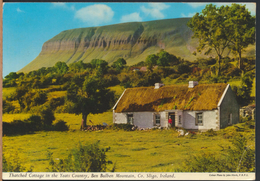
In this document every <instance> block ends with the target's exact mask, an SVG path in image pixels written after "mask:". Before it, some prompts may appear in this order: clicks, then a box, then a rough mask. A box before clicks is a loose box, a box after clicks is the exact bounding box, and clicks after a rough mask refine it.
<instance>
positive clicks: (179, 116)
mask: <svg viewBox="0 0 260 181" xmlns="http://www.w3.org/2000/svg"><path fill="white" fill-rule="evenodd" d="M179 124H181V115H179Z"/></svg>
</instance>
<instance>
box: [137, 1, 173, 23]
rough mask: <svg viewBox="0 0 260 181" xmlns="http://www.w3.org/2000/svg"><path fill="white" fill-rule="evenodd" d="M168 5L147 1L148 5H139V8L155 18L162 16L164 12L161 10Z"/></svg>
mask: <svg viewBox="0 0 260 181" xmlns="http://www.w3.org/2000/svg"><path fill="white" fill-rule="evenodd" d="M169 7H170V6H169V5H166V4H163V3H149V4H148V7H145V6H141V10H142V11H143V12H144V13H145V14H146V15H147V16H148V15H150V16H152V17H153V18H156V19H162V18H164V14H163V13H162V12H161V11H162V10H164V9H167V8H169Z"/></svg>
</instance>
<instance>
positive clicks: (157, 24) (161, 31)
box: [20, 18, 212, 72]
mask: <svg viewBox="0 0 260 181" xmlns="http://www.w3.org/2000/svg"><path fill="white" fill-rule="evenodd" d="M188 21H189V18H179V19H167V20H157V21H150V22H133V23H122V24H115V25H109V26H101V27H92V28H79V29H72V30H66V31H63V32H61V33H59V34H58V35H56V36H55V37H53V38H52V39H50V40H48V41H47V42H45V43H44V44H43V47H42V51H41V53H40V54H39V55H38V57H36V58H35V59H34V60H33V61H32V62H31V63H29V64H28V65H27V66H25V67H24V68H23V69H21V70H20V72H29V71H31V70H36V69H39V68H41V67H50V66H53V65H54V64H55V63H56V62H58V61H63V62H66V63H67V64H70V63H73V62H77V61H79V60H83V62H90V61H91V60H92V59H96V58H98V59H103V60H106V61H107V62H109V63H112V62H113V61H116V60H117V59H118V58H120V57H123V58H124V59H126V61H127V63H128V65H132V64H135V63H138V62H140V61H144V60H145V58H146V57H147V56H148V55H150V54H153V53H158V52H159V51H160V49H165V50H166V51H168V52H169V53H172V54H174V55H176V56H180V57H182V58H184V59H186V60H194V59H196V58H197V57H195V56H194V55H192V53H193V52H194V51H195V49H196V47H197V45H198V42H197V41H196V40H194V39H191V37H192V31H191V30H190V29H189V28H188V27H187V25H186V24H187V22H188ZM209 56H212V55H209Z"/></svg>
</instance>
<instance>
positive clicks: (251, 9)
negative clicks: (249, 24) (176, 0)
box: [187, 2, 256, 15]
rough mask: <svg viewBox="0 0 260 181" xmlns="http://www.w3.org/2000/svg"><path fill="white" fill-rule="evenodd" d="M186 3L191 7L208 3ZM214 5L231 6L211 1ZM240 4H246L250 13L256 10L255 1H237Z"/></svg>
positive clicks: (253, 13)
mask: <svg viewBox="0 0 260 181" xmlns="http://www.w3.org/2000/svg"><path fill="white" fill-rule="evenodd" d="M187 4H188V5H190V6H191V7H193V8H197V7H201V6H206V5H207V4H210V3H187ZM213 4H214V5H216V6H217V7H220V6H231V5H232V3H225V2H224V3H213ZM238 4H241V5H246V8H247V9H248V10H249V11H250V12H251V14H252V15H255V12H256V3H238Z"/></svg>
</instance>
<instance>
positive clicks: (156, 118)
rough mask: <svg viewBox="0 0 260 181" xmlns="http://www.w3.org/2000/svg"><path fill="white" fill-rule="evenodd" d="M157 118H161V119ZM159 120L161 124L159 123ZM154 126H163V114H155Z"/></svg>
mask: <svg viewBox="0 0 260 181" xmlns="http://www.w3.org/2000/svg"><path fill="white" fill-rule="evenodd" d="M157 116H159V118H158V117H157ZM157 120H159V123H157ZM154 125H156V126H158V125H161V114H158V113H155V114H154Z"/></svg>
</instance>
